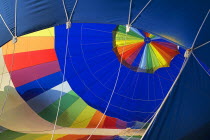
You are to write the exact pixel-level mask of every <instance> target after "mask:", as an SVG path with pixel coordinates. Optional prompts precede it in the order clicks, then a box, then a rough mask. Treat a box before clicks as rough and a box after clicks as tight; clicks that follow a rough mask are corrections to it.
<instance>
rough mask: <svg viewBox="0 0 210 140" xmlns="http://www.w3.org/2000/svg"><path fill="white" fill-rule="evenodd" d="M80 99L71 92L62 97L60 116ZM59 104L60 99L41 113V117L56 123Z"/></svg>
mask: <svg viewBox="0 0 210 140" xmlns="http://www.w3.org/2000/svg"><path fill="white" fill-rule="evenodd" d="M78 99H79V97H78V96H77V95H76V94H75V93H74V92H73V91H70V92H69V93H67V94H65V95H64V96H62V99H61V106H60V111H59V115H60V114H62V113H63V112H64V111H65V110H66V109H67V108H68V107H69V106H71V105H72V104H73V103H74V102H75V101H76V100H78ZM58 102H59V99H58V100H57V101H56V102H54V103H53V104H51V105H49V106H48V107H47V108H45V109H44V110H43V111H42V112H41V113H39V115H40V116H41V117H42V118H44V119H45V120H47V121H49V122H54V120H55V116H56V113H57V109H58Z"/></svg>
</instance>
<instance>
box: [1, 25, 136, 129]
mask: <svg viewBox="0 0 210 140" xmlns="http://www.w3.org/2000/svg"><path fill="white" fill-rule="evenodd" d="M55 36H56V34H55V32H54V28H49V29H45V30H41V31H38V32H34V33H31V34H28V35H25V36H22V37H19V38H18V42H17V43H16V48H15V51H14V45H13V44H12V42H11V41H10V42H8V43H7V44H5V45H4V46H3V47H2V52H3V56H4V61H5V64H6V67H7V69H8V71H9V72H12V73H10V74H12V76H11V77H12V82H13V84H14V86H15V88H16V90H17V91H18V93H19V94H20V95H21V97H22V98H23V99H24V100H25V101H26V102H27V103H28V104H29V106H30V107H31V108H32V109H33V110H34V111H35V112H36V113H37V114H38V115H39V116H40V117H42V118H43V119H45V120H47V121H49V122H52V123H54V121H55V116H56V112H57V107H58V101H59V94H60V92H61V86H62V84H63V86H64V91H63V92H64V93H63V96H62V104H61V107H60V110H61V111H60V113H59V116H58V123H57V124H58V125H59V126H63V127H69V128H95V127H96V126H97V124H98V122H99V121H100V119H101V117H102V115H103V114H102V113H101V112H100V111H97V110H96V109H94V108H92V107H90V106H88V105H87V104H86V103H85V102H84V101H83V100H82V99H81V98H80V97H79V96H78V95H77V94H76V93H75V92H74V91H72V89H71V87H70V85H69V84H68V82H66V81H64V83H62V77H63V75H62V72H61V70H60V66H59V63H58V58H57V56H56V53H55V49H54V37H55ZM13 51H14V54H13ZM12 59H14V61H13V62H12ZM12 63H13V64H12ZM11 65H12V67H11ZM40 104H41V106H40ZM14 119H15V118H14ZM135 124H137V123H128V122H125V121H122V120H120V119H116V118H112V117H109V116H105V117H104V119H103V120H102V122H101V124H100V126H99V128H114V129H125V128H127V127H131V126H134V125H135Z"/></svg>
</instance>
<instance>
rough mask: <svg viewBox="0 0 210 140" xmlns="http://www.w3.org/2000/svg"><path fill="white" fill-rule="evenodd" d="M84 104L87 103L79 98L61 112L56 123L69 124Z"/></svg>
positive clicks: (66, 125) (83, 107) (67, 125)
mask: <svg viewBox="0 0 210 140" xmlns="http://www.w3.org/2000/svg"><path fill="white" fill-rule="evenodd" d="M86 106H87V104H86V103H85V102H84V101H83V100H82V99H81V98H79V99H78V100H77V101H76V102H74V103H73V104H72V105H71V106H70V107H69V108H68V109H67V110H66V111H65V112H64V113H63V114H61V115H60V116H59V118H58V123H57V124H58V125H60V126H65V127H69V126H71V125H72V123H73V122H74V121H75V120H76V119H77V117H78V116H79V115H80V113H81V112H82V111H83V110H84V109H85V107H86ZM63 120H65V121H63Z"/></svg>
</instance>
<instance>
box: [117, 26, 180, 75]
mask: <svg viewBox="0 0 210 140" xmlns="http://www.w3.org/2000/svg"><path fill="white" fill-rule="evenodd" d="M113 47H114V48H113V51H114V52H115V54H116V55H117V57H118V59H119V61H120V62H122V64H123V65H125V66H126V67H128V68H130V69H132V70H134V71H137V72H147V73H154V72H155V71H156V70H157V69H159V68H162V67H169V66H170V62H171V60H172V59H173V58H174V57H175V56H176V55H178V54H179V51H178V47H177V45H174V44H172V43H170V42H168V41H166V40H164V39H161V38H160V37H157V36H155V35H152V34H150V33H147V32H144V31H142V30H138V29H135V28H132V27H131V30H130V31H129V32H128V33H126V27H125V26H123V25H119V26H117V28H116V29H115V30H114V31H113Z"/></svg>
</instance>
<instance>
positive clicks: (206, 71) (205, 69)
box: [192, 53, 210, 76]
mask: <svg viewBox="0 0 210 140" xmlns="http://www.w3.org/2000/svg"><path fill="white" fill-rule="evenodd" d="M192 55H193V56H194V57H195V59H196V61H197V62H198V64H200V66H201V67H202V68H203V70H204V71H205V72H206V73H207V74H208V76H210V74H209V73H208V72H207V71H206V69H205V68H204V67H203V65H202V64H201V63H200V62H199V60H198V59H197V57H196V56H195V54H194V53H192Z"/></svg>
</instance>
